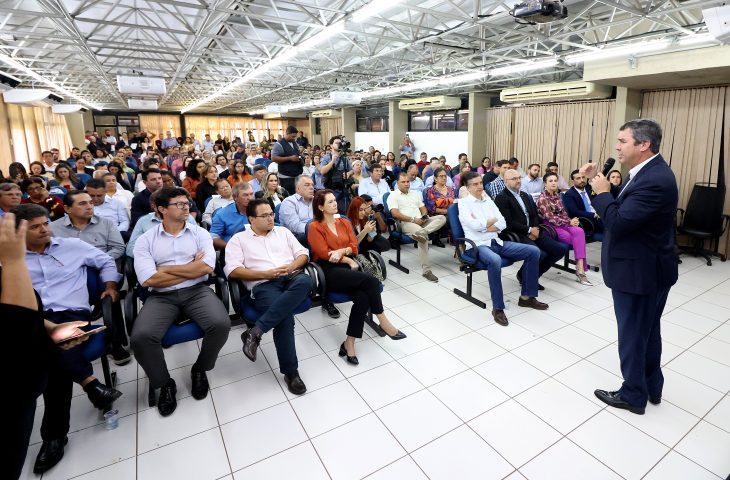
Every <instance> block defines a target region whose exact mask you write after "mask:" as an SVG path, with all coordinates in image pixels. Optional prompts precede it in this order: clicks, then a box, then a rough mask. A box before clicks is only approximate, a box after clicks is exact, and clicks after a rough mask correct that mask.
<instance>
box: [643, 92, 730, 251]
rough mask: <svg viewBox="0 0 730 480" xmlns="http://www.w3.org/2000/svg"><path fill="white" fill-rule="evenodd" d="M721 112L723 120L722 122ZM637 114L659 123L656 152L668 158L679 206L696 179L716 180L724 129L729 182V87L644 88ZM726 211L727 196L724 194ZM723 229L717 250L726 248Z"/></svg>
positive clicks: (729, 200)
mask: <svg viewBox="0 0 730 480" xmlns="http://www.w3.org/2000/svg"><path fill="white" fill-rule="evenodd" d="M723 114H724V117H725V124H724V125H723ZM641 116H642V117H644V118H653V119H655V120H656V121H657V122H659V124H660V125H661V126H662V130H663V137H662V145H661V149H660V152H661V154H662V156H663V157H664V159H665V160H666V161H667V162H669V164H670V166H671V168H672V171H673V172H674V175H675V176H676V178H677V186H678V187H679V207H680V208H686V206H687V202H688V201H689V196H690V194H691V193H692V187H693V186H694V184H695V183H697V182H713V183H714V182H717V180H718V178H717V176H718V162H719V161H720V143H721V142H720V139H721V134H722V130H723V128H724V129H725V152H724V156H725V183H726V185H730V172H728V170H729V169H728V166H727V165H728V160H729V159H730V145H729V144H730V87H714V88H692V89H682V90H665V91H656V92H645V93H644V95H643V98H642V109H641ZM724 212H725V213H730V197H728V196H727V195H726V197H725V208H724ZM727 242H728V234H727V232H726V233H725V235H724V236H723V238H722V239H721V243H720V250H721V251H722V250H725V251H726V253H727V252H728V243H727Z"/></svg>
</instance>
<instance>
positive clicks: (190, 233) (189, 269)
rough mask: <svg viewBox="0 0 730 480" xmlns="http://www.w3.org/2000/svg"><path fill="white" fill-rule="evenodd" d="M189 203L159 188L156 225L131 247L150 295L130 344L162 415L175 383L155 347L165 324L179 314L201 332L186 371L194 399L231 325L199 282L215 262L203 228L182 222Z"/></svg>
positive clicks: (204, 391) (172, 401)
mask: <svg viewBox="0 0 730 480" xmlns="http://www.w3.org/2000/svg"><path fill="white" fill-rule="evenodd" d="M190 205H191V203H190V197H189V194H188V192H187V190H185V189H184V188H179V187H178V188H167V187H165V188H163V189H162V190H161V191H160V193H158V194H157V197H156V198H155V207H156V209H157V211H158V213H159V214H160V217H162V223H160V224H159V225H158V226H156V227H154V228H152V229H151V230H148V231H147V232H146V233H145V234H144V235H142V236H141V237H139V239H137V243H136V244H135V245H134V270H135V272H136V273H137V279H138V280H139V283H140V285H142V286H143V287H147V288H149V289H150V290H151V294H150V296H149V298H147V301H146V302H145V303H144V306H143V307H142V310H140V312H139V317H138V318H137V320H136V321H135V323H134V329H133V330H132V347H133V349H134V354H135V356H136V357H137V361H138V362H139V364H140V365H141V366H142V368H143V369H144V371H145V373H147V376H148V377H149V382H150V388H151V389H152V388H155V389H156V388H159V389H160V398H159V400H158V401H157V410H158V411H159V412H160V415H162V416H163V417H166V416H168V415H171V414H172V412H174V411H175V408H177V399H176V398H175V394H176V392H177V386H176V385H175V380H173V379H172V377H170V372H168V370H167V364H166V363H165V355H164V353H163V352H162V345H161V340H162V337H163V336H164V335H165V332H167V330H168V329H169V328H170V325H172V323H173V322H174V321H175V320H177V318H178V317H180V314H183V315H185V317H187V318H190V319H191V320H192V321H193V322H195V323H197V324H198V325H199V326H200V328H201V329H202V330H203V331H204V332H205V335H204V336H203V343H202V345H201V348H200V354H199V355H198V359H197V360H196V362H195V363H194V364H193V366H192V369H191V371H190V376H191V378H192V388H191V393H192V395H193V398H195V399H196V400H202V399H204V398H205V397H206V396H207V395H208V377H207V376H206V373H205V372H207V371H208V370H212V369H213V367H215V361H216V359H217V358H218V352H220V350H221V348H223V344H225V343H226V340H227V339H228V332H229V331H230V329H231V320H230V318H229V317H228V312H227V311H226V309H225V307H224V306H223V303H222V302H221V301H220V300H219V299H218V297H216V296H215V294H214V293H213V290H212V289H211V288H210V287H208V285H207V284H206V283H205V281H206V280H207V279H208V275H209V274H211V273H212V272H213V267H214V266H215V250H213V241H212V239H211V238H210V235H209V234H208V232H207V231H206V230H205V229H204V228H201V227H198V226H197V225H191V224H189V223H188V222H187V220H188V217H189V216H190Z"/></svg>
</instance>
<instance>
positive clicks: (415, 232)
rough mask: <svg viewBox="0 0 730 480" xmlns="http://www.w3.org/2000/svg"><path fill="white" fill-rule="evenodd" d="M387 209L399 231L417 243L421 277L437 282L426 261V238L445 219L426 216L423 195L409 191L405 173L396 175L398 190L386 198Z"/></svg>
mask: <svg viewBox="0 0 730 480" xmlns="http://www.w3.org/2000/svg"><path fill="white" fill-rule="evenodd" d="M409 168H410V167H409ZM388 208H389V209H390V214H391V216H392V217H393V218H394V219H395V220H397V221H398V222H399V228H400V230H401V231H402V232H403V233H405V234H406V235H409V236H410V237H411V238H413V240H415V241H416V242H418V257H419V259H420V261H421V267H422V268H423V277H424V278H425V279H427V280H428V281H430V282H438V281H439V279H438V277H437V276H436V275H434V274H433V272H431V262H430V261H429V259H428V236H429V235H430V234H432V233H435V232H437V231H439V230H440V229H441V227H443V226H444V225H445V224H446V217H445V216H443V215H434V216H432V217H429V216H428V212H427V210H426V206H425V205H424V203H423V195H422V194H421V193H417V192H414V191H412V190H410V181H409V175H408V174H406V173H405V172H401V173H400V174H399V175H398V188H397V189H396V190H394V191H393V193H391V194H390V195H389V196H388Z"/></svg>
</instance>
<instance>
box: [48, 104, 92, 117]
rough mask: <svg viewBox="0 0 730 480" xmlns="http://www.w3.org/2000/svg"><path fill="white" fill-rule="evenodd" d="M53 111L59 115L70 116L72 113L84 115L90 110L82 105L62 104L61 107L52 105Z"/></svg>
mask: <svg viewBox="0 0 730 480" xmlns="http://www.w3.org/2000/svg"><path fill="white" fill-rule="evenodd" d="M51 111H52V112H53V113H57V114H59V115H68V114H71V113H83V112H87V111H88V110H87V109H86V108H84V107H82V106H81V105H72V104H69V103H61V104H59V105H52V106H51Z"/></svg>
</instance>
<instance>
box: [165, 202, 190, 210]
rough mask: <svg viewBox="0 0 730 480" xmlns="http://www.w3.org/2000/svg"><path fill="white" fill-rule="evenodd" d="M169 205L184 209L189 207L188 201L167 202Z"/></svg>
mask: <svg viewBox="0 0 730 480" xmlns="http://www.w3.org/2000/svg"><path fill="white" fill-rule="evenodd" d="M169 206H170V207H175V208H177V209H178V210H184V209H186V208H188V209H189V208H190V203H189V202H175V203H171V204H169Z"/></svg>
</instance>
